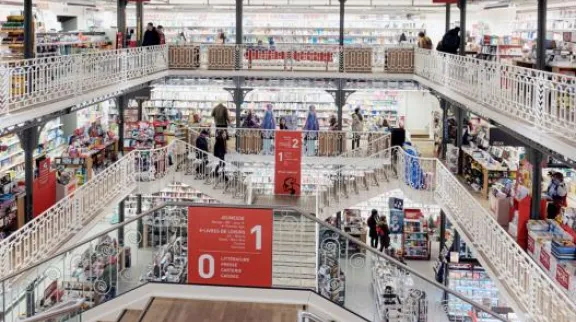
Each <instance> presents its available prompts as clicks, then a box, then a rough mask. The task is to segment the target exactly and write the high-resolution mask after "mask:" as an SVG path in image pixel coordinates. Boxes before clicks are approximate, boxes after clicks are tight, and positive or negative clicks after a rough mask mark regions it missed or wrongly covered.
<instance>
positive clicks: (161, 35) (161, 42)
mask: <svg viewBox="0 0 576 322" xmlns="http://www.w3.org/2000/svg"><path fill="white" fill-rule="evenodd" d="M156 31H157V32H158V37H159V38H158V40H159V43H158V44H159V45H165V44H166V36H165V35H164V27H162V25H158V28H156Z"/></svg>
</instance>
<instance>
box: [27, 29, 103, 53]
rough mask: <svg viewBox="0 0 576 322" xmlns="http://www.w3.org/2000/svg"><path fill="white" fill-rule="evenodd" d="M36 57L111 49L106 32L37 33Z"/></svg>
mask: <svg viewBox="0 0 576 322" xmlns="http://www.w3.org/2000/svg"><path fill="white" fill-rule="evenodd" d="M36 40H37V42H36V56H37V57H46V56H62V55H74V54H80V53H85V52H89V51H95V50H103V49H111V48H112V42H111V41H110V40H109V39H108V37H107V36H106V33H105V32H82V31H76V32H40V33H36Z"/></svg>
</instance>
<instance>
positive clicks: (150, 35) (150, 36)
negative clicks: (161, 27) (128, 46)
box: [142, 22, 160, 47]
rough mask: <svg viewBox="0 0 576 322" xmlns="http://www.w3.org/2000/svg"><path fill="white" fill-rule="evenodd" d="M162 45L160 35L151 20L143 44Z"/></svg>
mask: <svg viewBox="0 0 576 322" xmlns="http://www.w3.org/2000/svg"><path fill="white" fill-rule="evenodd" d="M156 45H160V35H159V34H158V31H157V30H156V28H155V27H154V24H153V23H151V22H149V23H148V25H147V26H146V32H144V37H143V39H142V46H143V47H148V46H156Z"/></svg>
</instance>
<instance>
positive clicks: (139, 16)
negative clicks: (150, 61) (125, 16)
mask: <svg viewBox="0 0 576 322" xmlns="http://www.w3.org/2000/svg"><path fill="white" fill-rule="evenodd" d="M143 36H144V2H143V1H138V2H136V43H137V44H138V46H142V37H143Z"/></svg>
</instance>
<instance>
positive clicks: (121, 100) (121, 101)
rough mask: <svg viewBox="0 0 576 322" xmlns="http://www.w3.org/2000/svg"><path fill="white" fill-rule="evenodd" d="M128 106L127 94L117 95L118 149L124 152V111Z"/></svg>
mask: <svg viewBox="0 0 576 322" xmlns="http://www.w3.org/2000/svg"><path fill="white" fill-rule="evenodd" d="M127 107H128V98H127V97H126V95H120V96H118V97H116V108H117V109H118V151H120V154H122V153H123V152H124V113H125V112H126V108H127Z"/></svg>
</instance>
